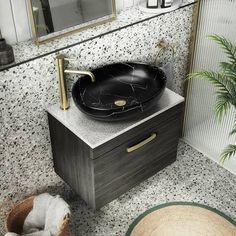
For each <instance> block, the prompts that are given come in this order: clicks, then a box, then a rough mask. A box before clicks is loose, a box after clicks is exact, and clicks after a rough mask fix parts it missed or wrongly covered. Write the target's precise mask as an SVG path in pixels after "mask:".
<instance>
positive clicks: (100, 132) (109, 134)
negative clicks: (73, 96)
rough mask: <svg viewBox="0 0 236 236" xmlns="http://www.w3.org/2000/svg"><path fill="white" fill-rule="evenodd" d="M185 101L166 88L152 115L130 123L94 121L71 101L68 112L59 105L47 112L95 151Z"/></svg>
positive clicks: (49, 108) (51, 107) (53, 106)
mask: <svg viewBox="0 0 236 236" xmlns="http://www.w3.org/2000/svg"><path fill="white" fill-rule="evenodd" d="M183 101H184V98H183V97H181V96H180V95H178V94H176V93H174V92H172V91H171V90H169V89H167V88H166V89H165V91H164V93H163V95H162V97H161V98H160V100H159V101H158V102H157V105H156V107H155V108H154V109H153V110H152V113H151V114H150V113H149V115H148V116H147V117H145V118H143V116H142V118H140V119H138V120H135V121H128V122H127V121H126V122H124V121H123V122H104V121H97V120H93V119H91V118H89V117H88V116H86V115H84V114H83V113H82V112H81V111H79V110H78V108H77V107H76V106H75V104H74V102H73V100H71V101H70V102H71V106H70V108H69V109H68V110H67V111H62V110H61V109H60V107H59V104H55V105H52V106H50V107H48V108H47V109H46V110H47V112H48V113H49V114H51V115H52V116H53V117H55V118H56V119H57V120H58V121H60V122H61V123H62V124H63V125H64V126H65V127H67V128H68V129H69V130H70V131H71V132H73V133H74V134H75V135H76V136H77V137H79V138H80V139H81V140H83V141H84V142H85V143H86V144H88V145H89V146H90V147H91V148H92V149H94V148H96V147H98V146H100V145H102V144H104V143H106V142H107V141H109V140H111V139H113V138H115V137H116V136H119V135H120V134H122V133H125V132H126V131H128V130H130V129H132V128H134V127H135V126H138V125H140V124H141V123H144V122H145V121H147V120H149V119H151V118H153V117H155V116H157V115H158V114H160V113H163V112H164V111H166V110H168V109H170V108H172V107H174V106H176V105H177V104H179V103H181V102H183Z"/></svg>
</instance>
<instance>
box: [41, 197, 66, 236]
mask: <svg viewBox="0 0 236 236" xmlns="http://www.w3.org/2000/svg"><path fill="white" fill-rule="evenodd" d="M67 214H70V208H69V205H68V204H67V203H66V202H65V201H64V200H63V199H62V198H60V196H56V197H55V198H54V199H53V200H52V201H51V203H50V205H49V208H48V210H47V213H46V221H45V228H44V230H49V231H50V232H51V235H52V236H55V235H57V233H58V231H59V227H60V226H61V225H62V222H63V219H64V217H65V216H66V215H67Z"/></svg>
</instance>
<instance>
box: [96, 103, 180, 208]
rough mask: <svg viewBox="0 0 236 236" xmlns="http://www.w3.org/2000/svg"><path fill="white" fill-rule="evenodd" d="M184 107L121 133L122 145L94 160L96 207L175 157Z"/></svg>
mask: <svg viewBox="0 0 236 236" xmlns="http://www.w3.org/2000/svg"><path fill="white" fill-rule="evenodd" d="M182 109H183V105H182V104H180V105H178V106H175V107H173V108H171V109H170V110H168V111H166V112H164V113H163V114H160V115H158V116H156V117H154V118H152V119H150V120H148V121H147V122H145V123H144V124H142V125H139V126H138V127H136V128H133V129H131V130H130V131H128V132H126V133H125V134H123V135H121V137H118V140H119V141H120V145H118V146H117V147H116V148H113V149H112V150H111V151H109V152H107V153H105V154H103V155H102V156H100V157H99V158H97V159H95V160H94V162H93V164H94V185H95V196H96V206H97V207H100V204H101V205H104V202H105V203H106V202H110V201H111V200H113V199H115V198H116V197H117V196H119V195H121V194H122V193H124V192H126V191H127V190H129V189H130V188H132V187H133V186H135V185H136V184H138V183H140V182H141V181H142V180H144V179H146V178H148V177H150V176H152V175H153V174H155V173H156V172H157V171H158V170H160V169H162V168H164V167H165V166H167V165H168V164H170V163H172V162H173V161H175V159H176V150H177V144H178V138H179V134H180V129H181V123H182V122H181V121H182V115H181V114H182ZM121 140H122V141H121Z"/></svg>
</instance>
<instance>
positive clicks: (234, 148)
mask: <svg viewBox="0 0 236 236" xmlns="http://www.w3.org/2000/svg"><path fill="white" fill-rule="evenodd" d="M235 154H236V145H232V144H229V145H228V146H227V147H226V148H225V149H224V150H223V152H222V153H221V155H220V161H221V163H222V164H224V162H225V161H226V160H229V159H230V158H231V157H232V156H234V155H235Z"/></svg>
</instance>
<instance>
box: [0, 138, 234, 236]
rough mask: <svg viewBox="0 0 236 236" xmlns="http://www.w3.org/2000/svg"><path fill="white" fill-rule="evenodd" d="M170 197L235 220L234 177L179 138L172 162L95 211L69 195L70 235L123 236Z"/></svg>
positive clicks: (169, 200) (168, 200)
mask: <svg viewBox="0 0 236 236" xmlns="http://www.w3.org/2000/svg"><path fill="white" fill-rule="evenodd" d="M171 201H188V202H196V203H201V204H205V205H208V206H211V207H214V208H217V209H218V210H220V211H222V212H224V213H225V214H227V215H228V216H230V217H231V218H232V219H233V220H236V177H235V175H233V174H232V173H230V172H229V171H227V170H225V169H223V168H222V167H221V166H219V165H217V164H216V163H215V162H213V161H211V160H210V159H209V158H207V157H205V156H204V155H203V154H201V153H199V152H198V151H196V150H195V149H193V148H192V147H191V146H189V145H187V144H186V143H184V142H183V141H180V143H179V148H178V156H177V161H176V162H175V163H173V164H172V165H170V166H168V167H167V168H165V169H164V170H162V171H160V172H159V173H157V174H156V175H154V176H153V177H151V178H149V179H148V180H146V181H144V182H143V183H141V184H139V185H138V186H136V187H134V188H133V189H131V190H130V191H128V192H127V193H125V194H123V195H122V196H121V197H119V198H118V199H116V200H114V201H112V202H111V203H109V204H107V205H106V206H104V207H103V208H101V209H100V210H99V211H96V212H93V211H92V210H91V209H89V208H88V207H87V205H86V204H85V203H84V202H83V201H82V200H81V199H80V198H79V197H72V198H71V199H70V200H69V204H70V206H71V210H72V223H71V227H72V232H73V234H74V236H113V235H118V236H124V235H125V233H126V231H127V229H128V227H129V225H130V224H131V222H132V221H133V220H134V219H135V218H136V217H137V216H139V215H140V214H141V213H143V212H144V211H146V210H147V209H149V208H151V207H154V206H156V205H159V204H162V203H166V202H171ZM0 231H1V230H0ZM1 235H2V234H1Z"/></svg>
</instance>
